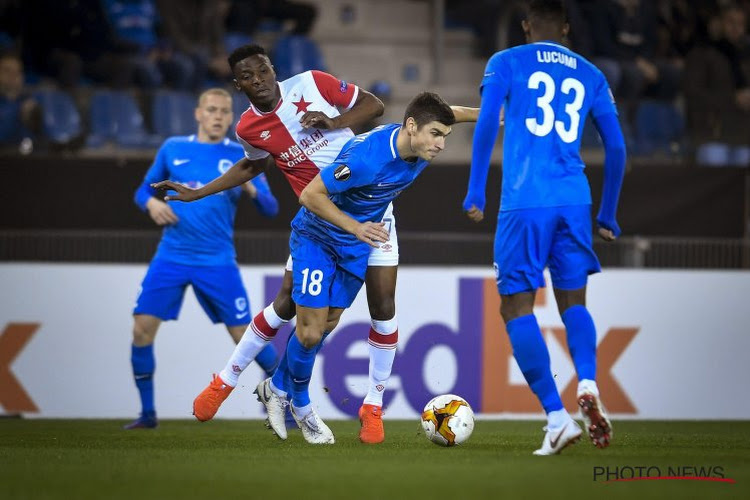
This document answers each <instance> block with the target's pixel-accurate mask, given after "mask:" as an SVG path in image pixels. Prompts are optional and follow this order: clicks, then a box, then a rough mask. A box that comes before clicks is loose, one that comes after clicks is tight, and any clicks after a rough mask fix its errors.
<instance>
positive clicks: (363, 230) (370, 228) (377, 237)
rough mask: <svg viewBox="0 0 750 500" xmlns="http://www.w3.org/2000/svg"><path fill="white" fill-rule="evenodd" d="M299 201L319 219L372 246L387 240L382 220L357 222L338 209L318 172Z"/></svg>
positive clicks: (386, 232)
mask: <svg viewBox="0 0 750 500" xmlns="http://www.w3.org/2000/svg"><path fill="white" fill-rule="evenodd" d="M299 202H300V203H301V204H302V205H303V206H304V207H305V208H307V209H308V210H309V211H311V212H312V213H314V214H315V215H317V216H318V217H320V218H321V219H323V220H325V221H328V222H330V223H331V224H333V225H335V226H338V227H340V228H341V229H343V230H344V231H346V232H347V233H351V234H353V235H354V236H356V237H357V239H358V240H359V241H363V242H365V243H367V244H368V245H370V246H372V247H376V248H377V247H378V246H379V245H378V243H385V242H386V241H388V231H386V230H385V227H384V224H383V223H382V222H359V221H356V220H354V219H353V218H351V217H349V216H348V215H346V214H345V213H344V212H342V211H341V210H339V208H338V207H337V206H336V205H334V204H333V202H332V201H331V199H330V198H329V197H328V189H326V186H325V184H323V180H322V179H321V178H320V174H318V175H316V176H315V178H314V179H313V180H312V181H310V184H308V185H307V187H305V189H304V190H303V191H302V194H301V195H300V197H299Z"/></svg>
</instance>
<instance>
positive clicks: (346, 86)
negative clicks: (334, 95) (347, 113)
mask: <svg viewBox="0 0 750 500" xmlns="http://www.w3.org/2000/svg"><path fill="white" fill-rule="evenodd" d="M348 88H349V84H348V83H346V82H345V81H344V80H341V85H340V86H339V91H340V92H341V93H342V94H346V89H348Z"/></svg>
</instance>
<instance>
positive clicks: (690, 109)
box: [683, 4, 750, 166]
mask: <svg viewBox="0 0 750 500" xmlns="http://www.w3.org/2000/svg"><path fill="white" fill-rule="evenodd" d="M713 21H718V22H713ZM709 24H710V25H713V26H715V27H716V29H718V30H719V33H717V35H718V38H717V39H714V40H709V41H707V42H703V43H700V44H699V45H697V46H696V47H695V48H694V49H693V50H691V51H690V53H689V54H688V56H687V60H686V63H685V78H684V80H683V82H684V89H685V98H686V99H685V101H686V110H687V124H688V131H689V133H690V138H691V140H692V141H693V144H694V145H695V149H696V161H697V163H698V164H699V165H707V166H722V165H732V166H748V164H750V146H748V145H749V144H750V46H749V45H748V38H747V25H746V24H747V18H746V14H745V11H744V10H743V9H742V8H740V7H739V6H738V5H736V4H729V5H727V6H725V7H724V8H723V9H722V10H721V13H720V14H719V16H718V17H716V18H715V19H713V20H711V21H709Z"/></svg>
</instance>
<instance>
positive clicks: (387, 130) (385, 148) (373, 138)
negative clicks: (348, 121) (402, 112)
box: [347, 123, 401, 164]
mask: <svg viewBox="0 0 750 500" xmlns="http://www.w3.org/2000/svg"><path fill="white" fill-rule="evenodd" d="M400 127H401V124H399V123H389V124H385V125H380V126H378V127H375V128H374V129H372V130H370V131H369V132H365V133H363V134H359V135H355V136H354V137H352V138H351V139H349V142H348V143H347V145H348V148H347V152H348V154H349V156H350V157H352V158H355V159H359V160H362V161H364V162H366V163H369V164H375V163H383V162H390V161H391V160H393V157H394V154H395V149H394V148H395V146H394V145H392V144H391V143H392V142H393V141H394V140H395V139H394V138H393V136H394V134H396V133H397V132H398V129H399V128H400Z"/></svg>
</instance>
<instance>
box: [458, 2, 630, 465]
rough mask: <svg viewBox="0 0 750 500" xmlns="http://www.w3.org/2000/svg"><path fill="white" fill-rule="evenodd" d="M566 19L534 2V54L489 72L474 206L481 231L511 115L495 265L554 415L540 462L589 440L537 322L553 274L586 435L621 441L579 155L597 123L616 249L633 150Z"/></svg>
mask: <svg viewBox="0 0 750 500" xmlns="http://www.w3.org/2000/svg"><path fill="white" fill-rule="evenodd" d="M566 17H567V16H566V12H565V6H564V3H563V1H562V0H531V1H530V2H529V8H528V16H527V18H526V19H524V20H523V22H522V23H521V27H522V28H523V30H524V32H525V34H526V36H527V39H528V40H529V42H530V43H529V44H527V45H524V46H522V47H515V48H512V49H508V50H504V51H502V52H498V53H497V54H495V55H494V56H492V58H490V60H489V62H488V63H487V68H486V70H485V74H484V78H483V79H482V84H481V93H482V106H481V111H480V113H479V119H478V120H477V126H476V128H475V130H474V142H473V150H472V162H471V174H470V179H469V189H468V193H467V195H466V199H465V200H464V209H465V210H466V212H467V215H468V216H469V218H470V219H471V220H473V221H475V222H478V221H480V220H482V217H483V216H484V213H483V212H484V203H485V194H484V192H485V185H486V183H487V171H488V168H489V159H490V153H491V152H492V148H493V146H494V143H495V138H496V136H497V131H498V127H499V125H498V123H499V120H498V117H499V115H500V110H501V107H503V106H504V109H505V137H504V139H503V187H502V194H501V200H500V213H499V214H498V218H497V231H496V234H495V253H494V258H495V262H494V264H495V272H496V277H497V288H498V292H499V293H500V296H501V305H500V314H501V316H502V317H503V321H504V322H505V328H506V331H507V333H508V337H509V340H510V343H511V345H512V347H513V357H514V358H515V360H516V362H517V363H518V367H519V368H520V369H521V373H523V376H524V378H525V379H526V382H527V383H528V384H529V387H530V388H531V390H532V391H533V392H534V394H535V395H536V397H537V398H538V400H539V402H540V403H541V405H542V407H543V408H544V411H545V412H546V414H547V426H546V427H545V428H544V429H545V431H546V434H545V437H544V440H543V441H542V446H541V447H540V448H539V449H538V450H536V451H535V452H534V454H535V455H555V454H557V453H560V451H562V450H563V449H564V448H565V447H566V446H568V445H570V444H573V443H575V442H576V440H578V439H579V438H580V436H581V433H582V432H581V428H580V427H579V426H578V424H577V423H575V422H574V421H573V419H572V418H571V416H570V415H569V414H568V412H567V411H566V410H565V408H564V407H563V404H562V400H561V398H560V394H559V392H558V390H557V386H556V385H555V381H554V377H553V375H552V371H551V369H550V361H549V360H550V358H549V351H548V349H547V346H546V344H545V343H544V337H543V336H542V332H541V329H540V328H539V323H538V321H537V319H536V316H535V315H534V312H533V311H534V299H535V295H536V290H537V289H538V288H540V287H543V286H545V280H544V274H543V272H544V269H545V268H546V267H549V272H550V278H551V281H552V287H553V289H554V295H555V300H556V303H557V306H558V310H559V312H560V316H561V319H562V322H563V324H564V325H565V331H566V334H567V343H568V349H569V351H570V354H571V359H572V360H573V364H574V365H575V368H576V374H577V375H578V391H577V397H578V405H579V406H580V408H581V414H582V417H583V420H584V422H585V429H586V431H587V432H588V435H589V438H590V439H591V442H592V443H593V444H594V445H595V446H597V447H599V448H604V447H606V446H608V445H609V442H610V440H611V439H612V425H611V422H610V421H609V418H608V417H607V415H606V412H605V411H604V407H603V406H602V404H601V401H600V399H599V389H598V387H597V384H596V328H595V326H594V321H593V319H592V318H591V315H590V314H589V311H588V309H587V308H586V286H587V281H588V275H589V274H592V273H596V272H599V271H600V266H599V260H598V259H597V257H596V254H595V253H594V250H593V243H592V231H591V192H590V189H589V185H588V181H587V180H586V176H585V175H584V173H583V169H584V164H583V161H582V160H581V156H580V154H579V148H580V143H581V132H582V131H583V126H584V122H585V120H586V117H587V116H591V117H592V119H593V123H594V125H595V126H596V127H597V129H598V131H599V134H600V135H601V138H602V143H603V144H604V150H605V160H604V187H603V190H602V200H601V206H600V207H599V213H598V215H597V218H596V221H597V224H598V226H599V228H598V232H599V235H600V236H601V237H602V239H604V240H605V241H614V239H615V238H616V237H617V236H619V234H620V228H619V227H618V226H617V222H616V219H615V214H616V211H617V199H618V197H619V194H620V187H621V186H622V178H623V172H624V170H625V160H626V151H625V143H624V140H623V137H622V131H621V130H620V125H619V122H618V119H617V111H616V108H615V106H614V100H613V98H612V93H611V92H610V90H609V86H608V85H607V81H606V79H605V78H604V75H603V74H602V73H601V71H599V70H598V69H597V68H596V67H595V66H594V65H592V64H591V63H589V62H588V61H587V60H586V59H584V58H583V57H581V56H580V55H578V54H576V53H575V52H573V51H571V50H568V49H567V48H566V47H565V46H563V45H562V40H563V39H564V38H565V37H566V36H567V33H568V29H569V26H568V23H567V21H566Z"/></svg>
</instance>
